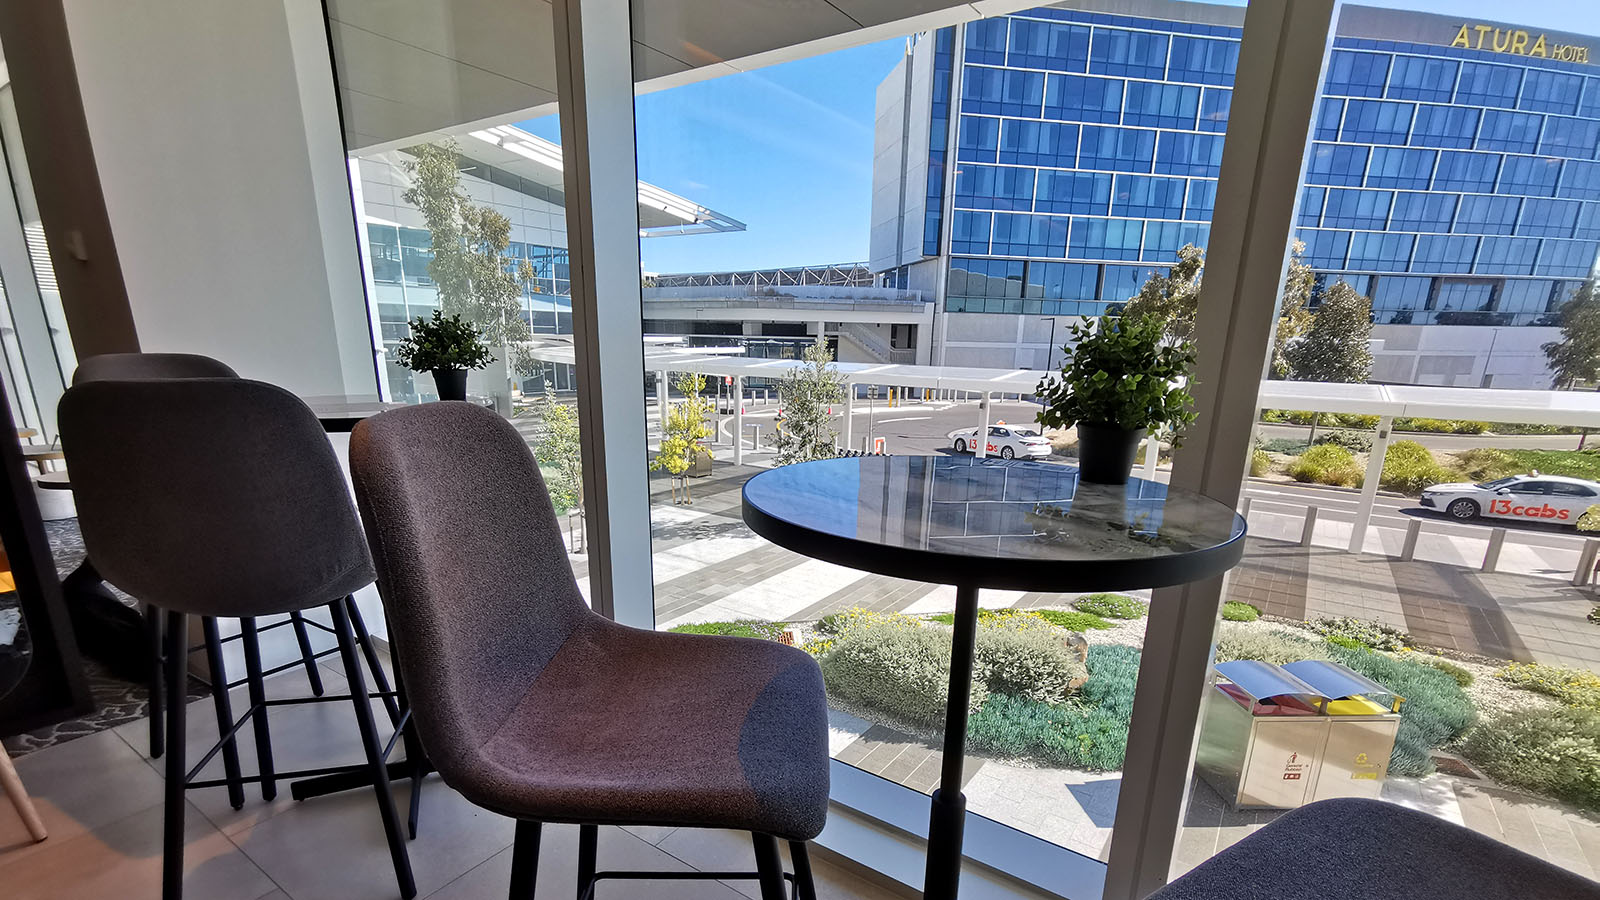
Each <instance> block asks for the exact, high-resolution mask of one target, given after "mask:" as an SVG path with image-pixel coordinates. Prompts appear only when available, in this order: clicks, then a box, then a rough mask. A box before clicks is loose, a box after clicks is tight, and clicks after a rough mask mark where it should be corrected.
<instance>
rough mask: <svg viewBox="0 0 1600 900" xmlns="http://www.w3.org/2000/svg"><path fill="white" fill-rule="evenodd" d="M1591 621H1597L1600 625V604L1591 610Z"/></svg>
mask: <svg viewBox="0 0 1600 900" xmlns="http://www.w3.org/2000/svg"><path fill="white" fill-rule="evenodd" d="M1589 621H1591V622H1593V623H1595V624H1596V625H1600V606H1596V607H1595V608H1594V609H1591V610H1589Z"/></svg>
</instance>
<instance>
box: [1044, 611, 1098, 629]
mask: <svg viewBox="0 0 1600 900" xmlns="http://www.w3.org/2000/svg"><path fill="white" fill-rule="evenodd" d="M1033 614H1034V615H1036V616H1038V617H1039V618H1041V619H1044V620H1045V621H1046V622H1049V623H1050V624H1051V625H1054V626H1056V627H1057V628H1065V629H1066V630H1068V631H1090V630H1099V629H1105V628H1114V627H1116V626H1114V625H1112V624H1111V623H1110V622H1107V621H1106V620H1105V619H1103V618H1101V617H1100V616H1097V615H1095V614H1094V613H1086V612H1083V611H1082V610H1074V609H1036V610H1034V611H1033Z"/></svg>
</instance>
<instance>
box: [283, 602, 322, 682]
mask: <svg viewBox="0 0 1600 900" xmlns="http://www.w3.org/2000/svg"><path fill="white" fill-rule="evenodd" d="M289 623H290V624H291V625H293V626H294V640H295V643H297V644H299V645H300V659H301V661H302V662H304V663H305V667H306V681H309V682H311V695H312V696H314V697H321V696H322V673H321V672H320V671H318V669H317V655H316V653H315V652H314V651H313V650H312V649H311V633H310V632H309V631H307V630H306V617H305V616H303V615H301V614H300V613H298V612H292V613H289Z"/></svg>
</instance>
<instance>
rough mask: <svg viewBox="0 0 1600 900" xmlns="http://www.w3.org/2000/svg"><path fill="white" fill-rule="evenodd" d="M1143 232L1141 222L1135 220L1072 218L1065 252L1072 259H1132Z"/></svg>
mask: <svg viewBox="0 0 1600 900" xmlns="http://www.w3.org/2000/svg"><path fill="white" fill-rule="evenodd" d="M1143 235H1144V222H1142V221H1139V220H1138V219H1079V218H1074V219H1073V220H1072V238H1071V242H1070V243H1069V244H1068V246H1067V250H1068V255H1070V256H1072V257H1073V258H1075V259H1127V260H1136V259H1138V258H1139V244H1140V239H1141V238H1142V237H1143Z"/></svg>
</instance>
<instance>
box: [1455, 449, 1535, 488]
mask: <svg viewBox="0 0 1600 900" xmlns="http://www.w3.org/2000/svg"><path fill="white" fill-rule="evenodd" d="M1456 464H1457V465H1458V466H1460V467H1461V473H1462V475H1464V476H1465V477H1466V478H1467V479H1468V480H1471V481H1494V480H1495V479H1497V478H1504V477H1506V476H1507V475H1514V474H1516V473H1517V472H1519V471H1522V470H1520V469H1518V468H1517V461H1516V460H1514V459H1512V458H1511V455H1510V454H1509V453H1506V452H1505V451H1504V450H1496V449H1494V448H1492V447H1476V448H1473V449H1471V450H1462V451H1460V452H1459V453H1457V454H1456Z"/></svg>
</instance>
